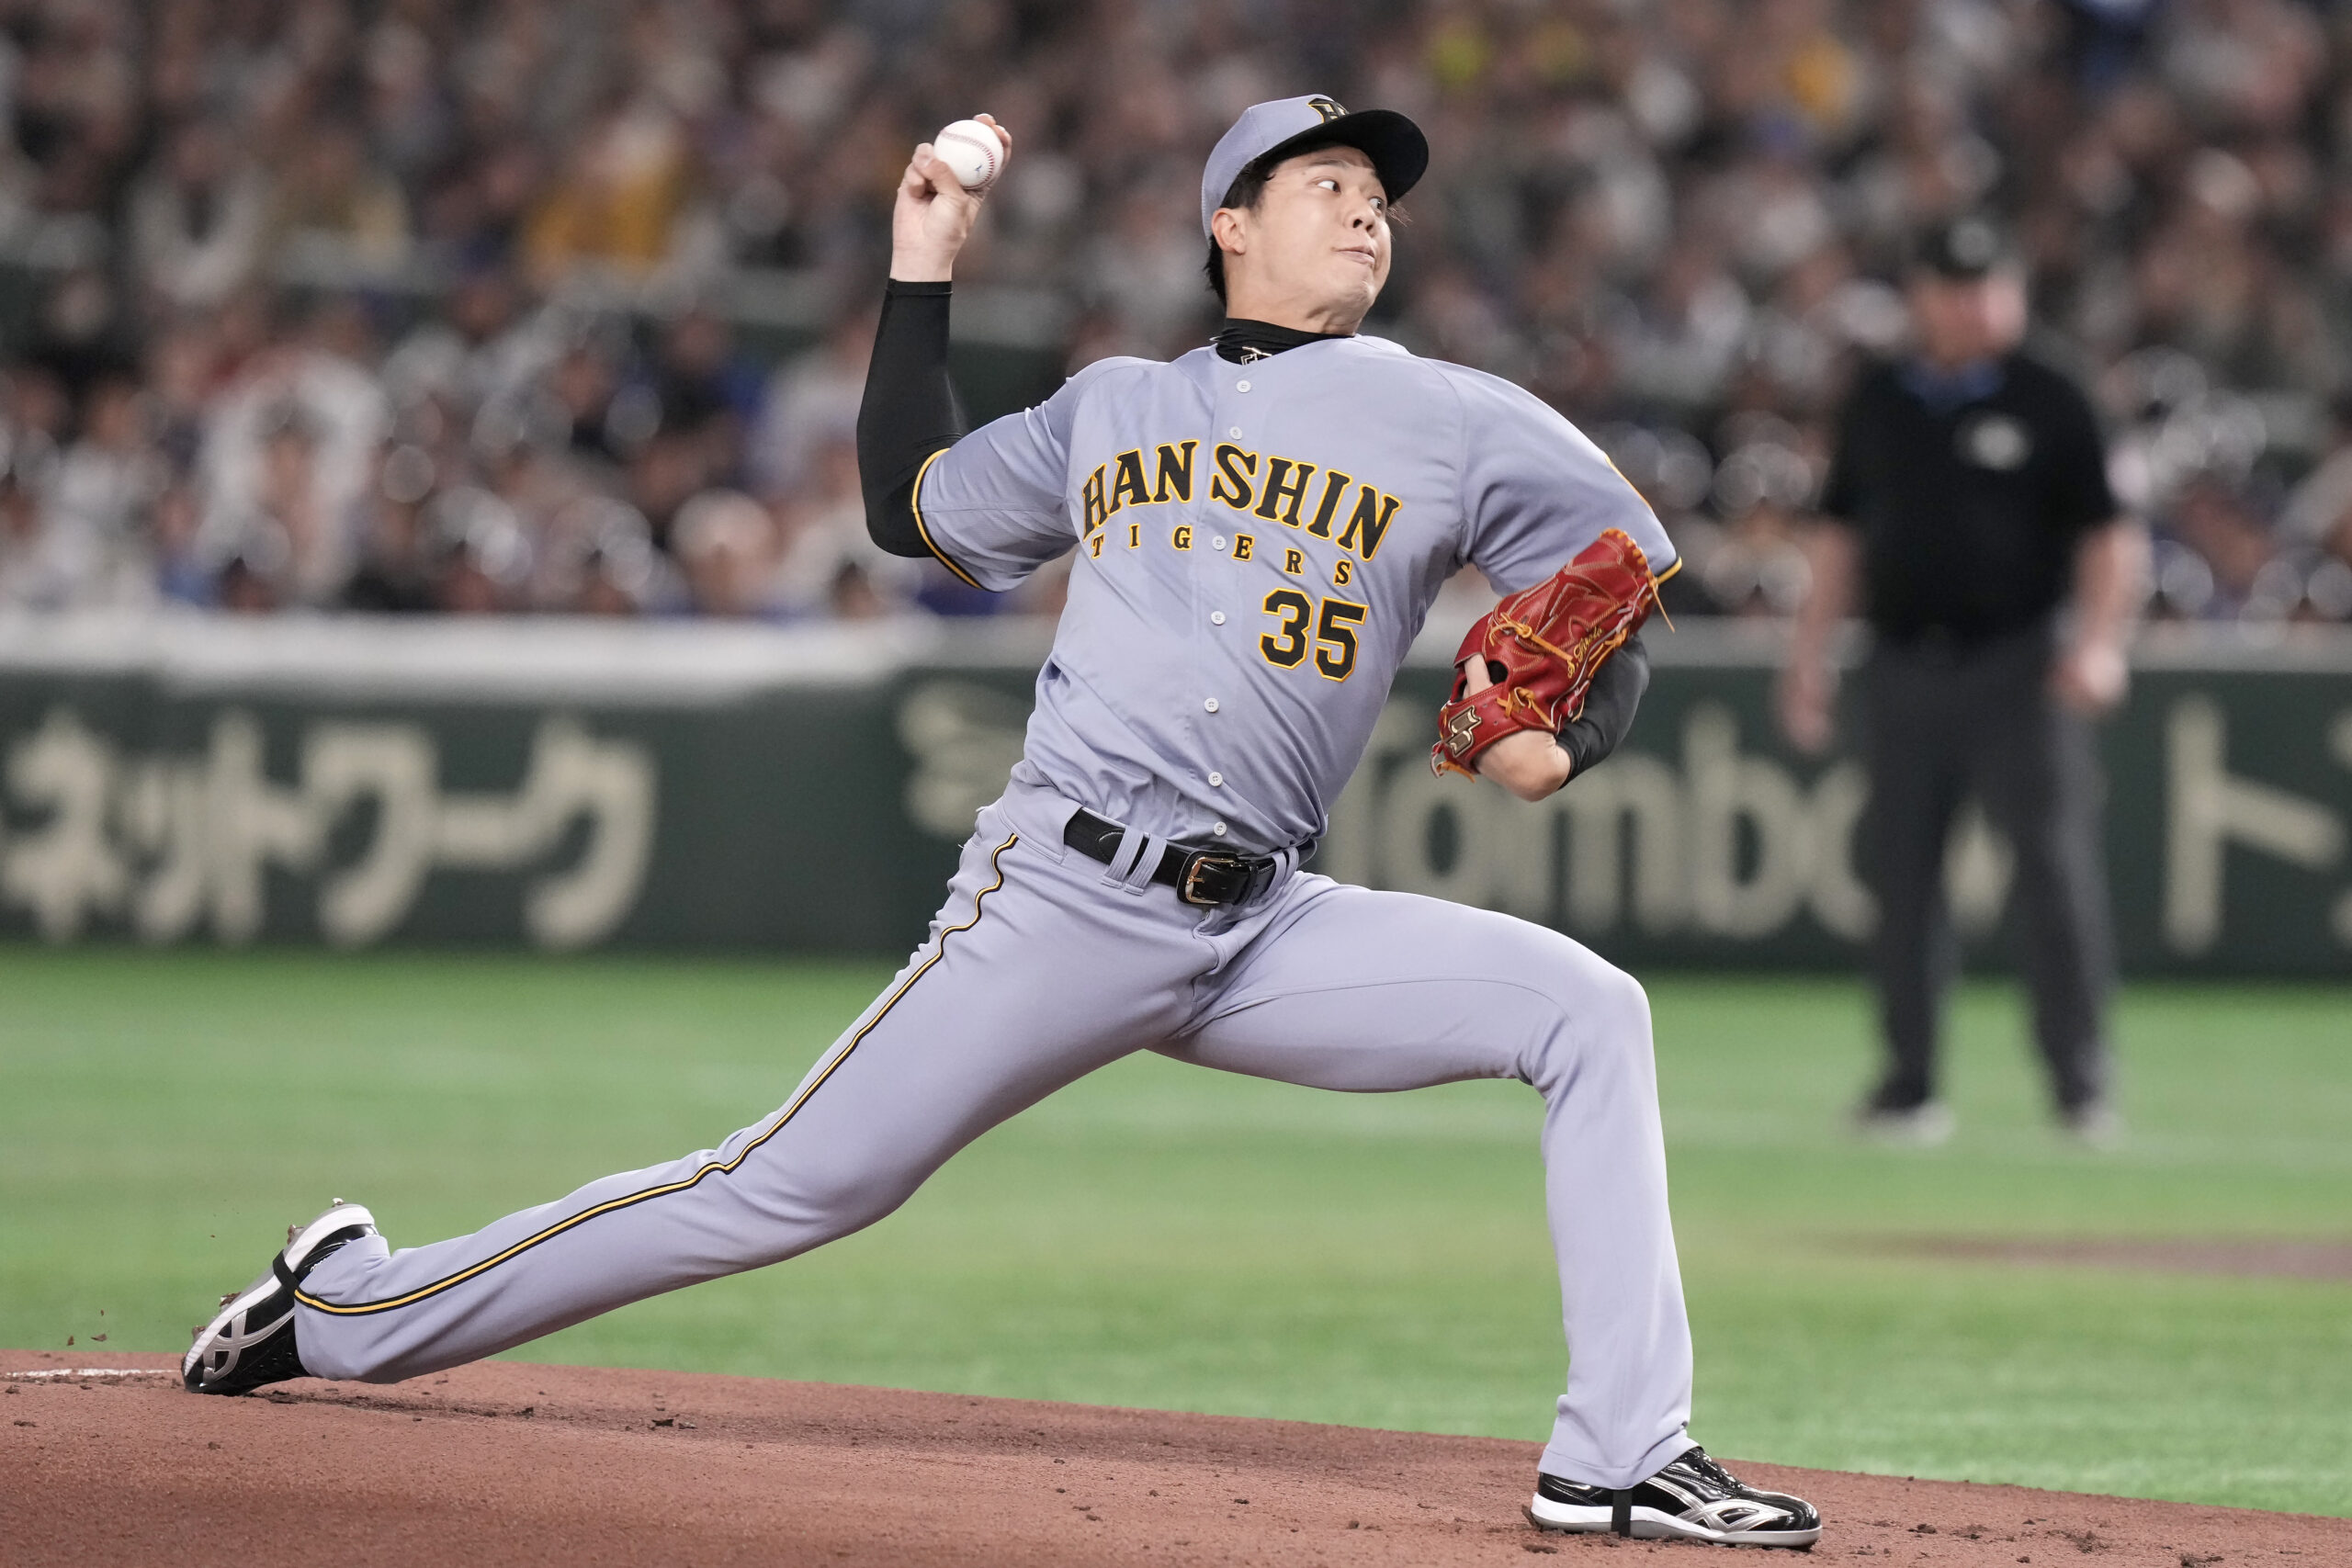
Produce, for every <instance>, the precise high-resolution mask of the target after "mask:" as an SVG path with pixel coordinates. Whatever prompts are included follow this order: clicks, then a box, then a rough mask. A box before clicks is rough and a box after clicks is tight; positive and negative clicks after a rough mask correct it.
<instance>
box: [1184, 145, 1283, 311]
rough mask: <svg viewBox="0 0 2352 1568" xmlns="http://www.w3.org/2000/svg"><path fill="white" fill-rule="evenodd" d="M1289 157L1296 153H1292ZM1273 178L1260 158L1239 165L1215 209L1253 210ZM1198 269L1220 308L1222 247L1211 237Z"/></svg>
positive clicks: (1223, 277)
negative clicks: (1252, 162) (1207, 255)
mask: <svg viewBox="0 0 2352 1568" xmlns="http://www.w3.org/2000/svg"><path fill="white" fill-rule="evenodd" d="M1292 156H1296V154H1295V153H1294V154H1292ZM1273 176H1274V166H1273V164H1270V163H1268V162H1267V161H1266V160H1265V159H1263V158H1261V159H1259V160H1258V161H1257V162H1256V163H1254V164H1243V165H1242V166H1241V172H1240V173H1239V174H1238V175H1234V176H1233V183H1232V184H1231V185H1229V186H1226V187H1225V199H1224V200H1223V201H1220V202H1218V203H1217V204H1216V205H1217V209H1218V210H1219V211H1223V210H1224V209H1227V208H1228V207H1239V208H1245V209H1254V208H1256V207H1257V205H1258V198H1259V197H1262V196H1264V195H1265V194H1266V182H1267V181H1268V180H1270V179H1272V178H1273ZM1201 270H1202V271H1203V272H1204V273H1206V274H1208V279H1209V289H1210V292H1212V293H1214V294H1215V295H1216V302H1217V303H1218V304H1220V305H1222V304H1224V303H1225V247H1224V246H1223V245H1220V244H1218V243H1216V235H1215V234H1211V235H1210V236H1209V259H1208V260H1207V261H1206V262H1204V263H1203V264H1202V266H1201Z"/></svg>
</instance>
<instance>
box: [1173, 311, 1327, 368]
mask: <svg viewBox="0 0 2352 1568" xmlns="http://www.w3.org/2000/svg"><path fill="white" fill-rule="evenodd" d="M1354 335H1355V334H1354V333H1306V332H1301V331H1299V330H1298V329H1297V328H1296V327H1278V326H1276V325H1274V323H1273V322H1272V321H1250V320H1249V319H1248V318H1247V317H1243V316H1227V318H1226V319H1225V325H1223V326H1221V327H1219V328H1217V330H1216V336H1215V337H1213V338H1211V339H1210V340H1209V342H1210V343H1211V344H1213V345H1215V347H1216V356H1217V357H1218V358H1219V359H1229V360H1231V361H1233V363H1234V364H1236V365H1247V364H1249V363H1250V361H1252V360H1256V359H1271V358H1272V357H1273V356H1274V355H1277V354H1280V353H1282V352H1283V350H1284V349H1291V348H1298V347H1300V346H1302V345H1304V344H1310V343H1326V342H1329V340H1330V339H1332V338H1335V337H1353V336H1354Z"/></svg>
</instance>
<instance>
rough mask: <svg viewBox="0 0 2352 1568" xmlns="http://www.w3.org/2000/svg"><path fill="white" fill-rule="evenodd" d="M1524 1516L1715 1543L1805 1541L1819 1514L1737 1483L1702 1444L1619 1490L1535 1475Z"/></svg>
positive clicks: (1584, 1528) (1554, 1526) (1549, 1525)
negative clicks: (1702, 1447) (1636, 1483)
mask: <svg viewBox="0 0 2352 1568" xmlns="http://www.w3.org/2000/svg"><path fill="white" fill-rule="evenodd" d="M1527 1522H1528V1523H1529V1524H1532V1525H1533V1526H1534V1527H1535V1528H1536V1529H1546V1530H1573V1531H1578V1532H1582V1533H1586V1534H1592V1535H1599V1534H1603V1533H1612V1534H1616V1535H1623V1536H1635V1537H1639V1538H1641V1539H1644V1540H1708V1541H1713V1542H1715V1543H1716V1544H1717V1545H1720V1546H1811V1545H1812V1544H1813V1543H1814V1542H1815V1541H1816V1540H1820V1539H1821V1515H1820V1514H1819V1513H1818V1512H1816V1511H1815V1508H1814V1506H1813V1505H1812V1504H1810V1503H1808V1502H1806V1501H1805V1500H1804V1498H1802V1497H1792V1496H1789V1495H1787V1494H1786V1493H1782V1492H1759V1491H1758V1490H1757V1489H1756V1488H1755V1487H1753V1486H1749V1485H1747V1484H1745V1483H1742V1482H1741V1481H1740V1479H1739V1478H1738V1477H1737V1476H1736V1475H1734V1474H1732V1472H1730V1471H1727V1470H1725V1469H1724V1467H1723V1466H1722V1465H1719V1464H1717V1463H1716V1462H1715V1461H1713V1460H1711V1459H1709V1458H1708V1457H1707V1450H1704V1449H1691V1450H1686V1451H1685V1452H1684V1453H1683V1455H1682V1457H1681V1458H1680V1459H1678V1460H1676V1461H1674V1462H1673V1463H1672V1464H1669V1465H1668V1466H1667V1467H1666V1468H1665V1469H1664V1470H1661V1471H1659V1472H1657V1474H1656V1475H1653V1476H1651V1477H1650V1478H1649V1479H1648V1480H1647V1481H1645V1482H1643V1483H1641V1484H1639V1485H1637V1486H1634V1487H1632V1488H1630V1489H1628V1490H1624V1491H1617V1490H1613V1489H1611V1488H1610V1487H1607V1486H1585V1485H1581V1484H1579V1483H1577V1482H1574V1481H1563V1480H1561V1479H1560V1478H1559V1477H1558V1476H1556V1475H1538V1476H1537V1477H1536V1478H1535V1498H1534V1500H1533V1501H1532V1502H1531V1503H1529V1504H1528V1505H1527Z"/></svg>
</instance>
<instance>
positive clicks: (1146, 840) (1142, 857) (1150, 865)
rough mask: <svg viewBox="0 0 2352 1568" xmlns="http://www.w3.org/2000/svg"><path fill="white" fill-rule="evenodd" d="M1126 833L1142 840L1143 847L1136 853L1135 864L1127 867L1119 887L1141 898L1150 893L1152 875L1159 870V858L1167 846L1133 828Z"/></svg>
mask: <svg viewBox="0 0 2352 1568" xmlns="http://www.w3.org/2000/svg"><path fill="white" fill-rule="evenodd" d="M1127 831H1128V832H1130V833H1134V834H1135V836H1136V838H1138V839H1140V840H1143V847H1142V848H1141V849H1139V850H1137V851H1136V858H1135V863H1134V864H1132V865H1130V866H1128V867H1127V871H1126V874H1125V876H1124V877H1122V878H1121V879H1120V883H1119V886H1122V887H1125V889H1126V890H1127V891H1128V892H1130V893H1133V894H1135V895H1136V896H1137V897H1141V896H1142V895H1144V894H1146V893H1148V892H1150V891H1151V878H1152V874H1153V873H1154V872H1157V871H1158V870H1159V857H1160V856H1161V855H1162V854H1163V853H1165V852H1166V848H1167V846H1166V845H1165V844H1163V843H1162V842H1161V841H1160V840H1159V839H1157V838H1155V837H1153V836H1152V835H1151V834H1149V833H1142V832H1136V829H1133V828H1130V829H1127Z"/></svg>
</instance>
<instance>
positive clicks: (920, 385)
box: [857, 278, 971, 560]
mask: <svg viewBox="0 0 2352 1568" xmlns="http://www.w3.org/2000/svg"><path fill="white" fill-rule="evenodd" d="M951 287H952V286H951V285H948V284H944V283H901V282H899V280H898V279H896V278H892V279H891V280H890V282H889V283H888V285H887V286H885V288H883V290H882V320H881V321H880V323H879V324H878V325H876V327H875V329H874V358H873V360H872V361H871V362H870V363H869V364H868V365H867V366H866V369H865V400H864V401H863V402H861V403H860V404H859V405H858V409H857V473H858V480H859V484H860V487H861V488H862V489H863V491H864V492H865V531H866V532H867V533H868V534H870V535H872V536H873V537H874V542H875V543H876V544H877V545H879V546H881V547H883V548H884V549H886V550H888V551H889V552H890V553H891V554H892V555H894V556H909V557H912V558H915V559H918V560H920V559H922V558H926V557H928V556H930V555H931V554H932V553H933V552H932V548H931V546H930V545H929V544H927V543H926V542H925V541H924V539H923V536H922V528H921V527H920V526H919V525H917V523H916V521H915V504H914V503H915V479H916V477H917V476H918V475H920V474H921V473H922V466H923V463H924V462H925V461H926V460H927V459H928V458H929V457H931V455H932V454H933V453H934V452H941V451H944V450H946V449H947V448H948V447H950V446H955V445H956V439H957V438H958V437H960V436H961V435H962V434H964V433H965V432H966V431H967V430H969V429H970V428H971V421H970V420H969V419H968V418H967V417H966V415H965V413H964V403H963V400H962V399H960V398H958V397H956V384H955V383H954V382H953V381H951V380H949V379H948V377H947V296H948V293H949V290H950V288H951Z"/></svg>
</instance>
